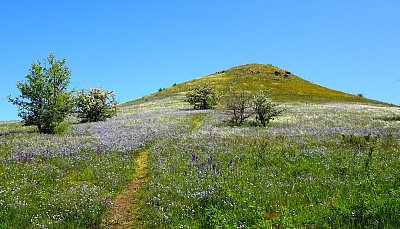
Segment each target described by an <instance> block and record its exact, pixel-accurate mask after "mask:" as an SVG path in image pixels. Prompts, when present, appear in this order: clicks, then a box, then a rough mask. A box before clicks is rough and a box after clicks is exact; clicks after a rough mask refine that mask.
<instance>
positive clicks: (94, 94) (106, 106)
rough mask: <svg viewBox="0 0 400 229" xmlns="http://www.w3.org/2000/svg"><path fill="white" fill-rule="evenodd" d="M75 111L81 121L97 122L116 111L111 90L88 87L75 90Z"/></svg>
mask: <svg viewBox="0 0 400 229" xmlns="http://www.w3.org/2000/svg"><path fill="white" fill-rule="evenodd" d="M75 113H77V115H78V117H79V118H81V119H82V122H98V121H104V120H106V119H107V118H111V117H112V116H114V115H116V113H117V101H116V100H115V94H114V92H113V91H106V90H103V89H101V88H88V89H84V90H80V91H76V95H75Z"/></svg>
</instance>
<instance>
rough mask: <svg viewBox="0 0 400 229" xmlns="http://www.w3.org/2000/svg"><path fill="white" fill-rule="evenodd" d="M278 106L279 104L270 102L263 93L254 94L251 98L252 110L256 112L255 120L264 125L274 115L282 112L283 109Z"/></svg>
mask: <svg viewBox="0 0 400 229" xmlns="http://www.w3.org/2000/svg"><path fill="white" fill-rule="evenodd" d="M278 106H279V104H277V103H273V102H271V101H270V100H269V99H268V97H266V96H265V95H263V94H258V95H256V96H255V97H254V99H253V111H254V113H255V114H256V120H257V121H259V122H260V123H261V125H262V126H264V127H265V126H266V125H267V124H268V123H269V122H270V120H274V117H276V116H278V115H280V114H281V113H282V112H283V110H279V109H278V108H277V107H278Z"/></svg>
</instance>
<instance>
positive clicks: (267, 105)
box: [224, 91, 284, 127]
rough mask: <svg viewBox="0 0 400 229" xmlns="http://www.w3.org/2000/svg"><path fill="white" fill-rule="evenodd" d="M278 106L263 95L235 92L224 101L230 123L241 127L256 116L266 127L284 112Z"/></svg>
mask: <svg viewBox="0 0 400 229" xmlns="http://www.w3.org/2000/svg"><path fill="white" fill-rule="evenodd" d="M278 106H279V104H276V103H273V102H271V101H270V100H269V99H268V97H267V96H265V95H264V94H262V93H260V94H254V93H250V92H245V91H241V92H233V93H230V95H228V96H227V97H226V98H225V99H224V107H225V110H226V113H227V114H228V115H229V117H230V118H229V120H228V122H230V123H231V124H232V125H234V126H240V125H242V124H243V123H244V121H245V120H246V119H248V118H250V117H251V116H253V115H256V117H255V118H256V120H257V121H258V122H260V124H261V125H262V126H264V127H265V126H266V125H267V124H268V123H269V122H270V120H273V119H274V117H276V116H279V115H280V114H281V113H282V112H283V111H284V110H280V109H278V108H277V107H278Z"/></svg>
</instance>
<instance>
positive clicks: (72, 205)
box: [0, 93, 400, 228]
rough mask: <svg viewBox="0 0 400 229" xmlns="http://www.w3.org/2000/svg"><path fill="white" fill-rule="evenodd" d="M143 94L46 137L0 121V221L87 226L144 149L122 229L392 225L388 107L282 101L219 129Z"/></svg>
mask: <svg viewBox="0 0 400 229" xmlns="http://www.w3.org/2000/svg"><path fill="white" fill-rule="evenodd" d="M183 99H184V95H183V94H182V93H181V94H179V93H178V94H176V95H175V96H170V95H168V96H165V95H164V96H163V94H162V93H160V95H158V96H157V95H156V96H151V97H148V98H144V99H141V100H138V101H134V102H131V103H127V104H123V105H121V106H120V107H119V111H118V115H117V116H116V117H114V118H111V119H109V120H107V121H105V122H98V123H90V124H78V123H76V122H74V121H71V122H70V124H68V126H67V128H66V129H67V130H66V131H64V132H63V133H60V134H57V135H40V134H38V133H36V132H34V129H33V128H31V127H22V126H21V125H20V124H19V123H16V122H1V123H0V131H1V132H0V160H1V161H2V163H1V164H0V228H98V227H107V226H108V225H107V223H106V222H105V221H104V219H105V218H106V215H107V213H108V211H109V209H110V208H111V207H112V203H113V200H114V199H115V198H116V197H117V196H118V195H119V194H120V193H121V192H122V190H123V189H124V187H125V185H126V184H127V183H128V182H129V181H130V180H131V179H132V176H133V174H134V168H135V157H136V155H137V152H138V151H140V150H141V149H143V148H145V147H146V148H148V150H149V158H148V183H147V184H144V185H143V187H141V188H140V189H139V190H138V192H137V193H136V194H135V196H134V198H136V199H137V200H138V201H137V202H138V203H140V204H138V205H135V206H132V212H133V214H136V217H135V218H136V220H135V221H134V222H132V225H133V226H132V227H133V228H398V227H400V220H399V218H398V215H400V141H399V139H400V121H399V117H400V109H399V108H398V107H394V106H392V107H389V106H384V105H377V104H365V103H355V102H325V103H305V102H287V103H283V104H282V107H285V108H286V111H285V112H284V113H283V114H282V116H280V117H278V118H276V119H275V120H273V121H272V122H271V124H270V125H269V126H268V127H267V128H261V127H255V126H253V125H252V124H251V122H249V123H248V124H246V125H245V126H242V127H231V126H229V125H228V124H227V123H226V122H225V121H224V120H226V119H227V117H226V115H225V114H224V112H223V111H222V110H220V109H215V110H205V111H194V110H192V109H191V108H190V106H189V105H188V104H186V103H185V102H183Z"/></svg>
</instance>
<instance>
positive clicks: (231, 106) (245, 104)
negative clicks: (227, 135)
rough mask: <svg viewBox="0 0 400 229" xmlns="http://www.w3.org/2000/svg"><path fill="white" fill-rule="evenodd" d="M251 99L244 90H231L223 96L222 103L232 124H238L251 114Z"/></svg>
mask: <svg viewBox="0 0 400 229" xmlns="http://www.w3.org/2000/svg"><path fill="white" fill-rule="evenodd" d="M252 99H253V96H252V95H251V94H250V93H248V92H245V91H240V92H231V93H230V94H228V95H227V96H226V97H225V98H224V101H223V104H224V107H225V110H226V113H227V114H228V115H229V116H230V120H229V122H230V123H231V124H232V125H234V126H240V125H242V124H243V122H244V121H245V120H246V119H247V118H249V117H251V116H252V115H253V113H254V112H253V110H252V109H251V108H252Z"/></svg>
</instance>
